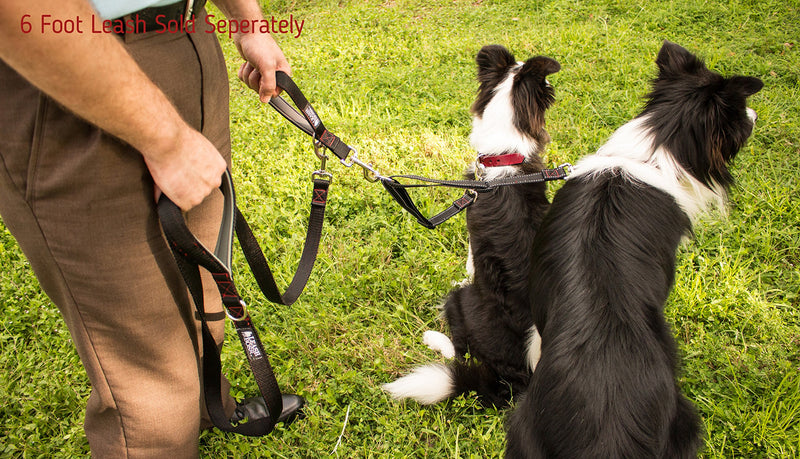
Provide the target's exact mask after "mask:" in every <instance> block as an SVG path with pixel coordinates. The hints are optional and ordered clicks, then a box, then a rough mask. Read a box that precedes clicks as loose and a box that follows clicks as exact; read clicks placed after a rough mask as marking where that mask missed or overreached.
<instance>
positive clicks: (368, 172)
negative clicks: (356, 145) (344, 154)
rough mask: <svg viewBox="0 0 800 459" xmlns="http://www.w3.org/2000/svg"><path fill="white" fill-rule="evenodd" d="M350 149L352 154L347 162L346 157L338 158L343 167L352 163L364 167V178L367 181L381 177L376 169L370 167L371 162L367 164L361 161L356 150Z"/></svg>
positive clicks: (350, 165) (374, 180) (351, 165)
mask: <svg viewBox="0 0 800 459" xmlns="http://www.w3.org/2000/svg"><path fill="white" fill-rule="evenodd" d="M352 150H353V154H351V155H350V162H349V163H348V162H347V158H344V159H340V160H339V161H341V163H342V164H344V165H345V167H353V165H354V164H357V165H358V166H360V167H361V168H362V169H364V179H365V180H367V181H368V182H377V181H378V180H380V179H381V178H383V177H382V176H381V174H379V173H378V171H376V170H375V169H374V168H373V167H372V164H367V163H365V162H362V161H361V160H360V159H358V152H357V151H356V150H355V149H352Z"/></svg>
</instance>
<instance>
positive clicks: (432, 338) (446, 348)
mask: <svg viewBox="0 0 800 459" xmlns="http://www.w3.org/2000/svg"><path fill="white" fill-rule="evenodd" d="M422 343H423V344H425V345H426V346H428V347H429V348H430V349H431V350H433V351H437V352H440V353H441V354H442V355H443V356H444V357H445V358H447V359H452V358H453V357H455V356H456V348H455V347H453V342H452V341H450V338H448V337H447V335H445V334H444V333H439V332H437V331H434V330H428V331H426V332H425V333H423V334H422Z"/></svg>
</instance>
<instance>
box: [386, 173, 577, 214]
mask: <svg viewBox="0 0 800 459" xmlns="http://www.w3.org/2000/svg"><path fill="white" fill-rule="evenodd" d="M571 169H572V166H571V165H569V164H562V165H561V166H558V167H557V168H555V169H543V170H541V171H539V172H536V173H533V174H524V175H512V176H508V177H502V178H499V179H495V180H437V179H431V178H426V177H420V176H418V175H393V176H391V177H381V178H380V180H381V184H383V187H384V188H386V191H388V192H389V194H390V195H392V197H393V198H394V199H395V201H397V203H398V204H400V206H401V207H403V209H405V210H407V211H408V212H409V213H410V214H411V215H413V216H414V217H415V218H416V219H417V221H418V222H419V223H420V224H421V225H422V226H424V227H425V228H428V229H434V228H436V227H437V226H439V225H440V224H442V223H444V222H445V221H446V220H447V219H449V218H451V217H453V216H455V215H457V214H458V213H459V212H461V211H462V210H464V209H466V208H467V207H469V206H471V205H472V204H473V203H474V202H475V201H476V200H477V199H478V193H487V192H490V191H493V190H495V189H497V188H498V187H501V186H509V185H522V184H526V183H540V182H549V181H553V180H562V179H565V178H567V175H569V172H570V171H571ZM398 178H401V179H406V180H416V181H419V182H424V183H419V184H404V183H400V182H398V181H397V179H398ZM432 186H446V187H450V188H462V189H465V190H466V191H465V192H464V194H463V195H462V196H461V197H460V198H458V199H456V200H455V201H453V204H452V205H450V207H448V208H447V209H445V210H443V211H441V212H439V213H438V214H436V215H434V216H432V217H430V218H426V217H425V216H424V215H423V214H422V212H421V211H420V210H419V208H417V206H416V205H415V204H414V200H413V199H411V195H409V194H408V191H406V188H421V187H432Z"/></svg>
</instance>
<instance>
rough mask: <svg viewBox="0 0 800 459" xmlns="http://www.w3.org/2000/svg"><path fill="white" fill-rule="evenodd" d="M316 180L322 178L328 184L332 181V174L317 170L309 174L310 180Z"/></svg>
mask: <svg viewBox="0 0 800 459" xmlns="http://www.w3.org/2000/svg"><path fill="white" fill-rule="evenodd" d="M316 178H324V179H325V180H327V181H328V183H330V182H332V181H333V174H331V173H330V172H328V171H326V170H318V171H314V172H312V173H311V180H314V179H316Z"/></svg>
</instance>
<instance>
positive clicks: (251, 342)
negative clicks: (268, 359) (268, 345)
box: [242, 330, 262, 360]
mask: <svg viewBox="0 0 800 459" xmlns="http://www.w3.org/2000/svg"><path fill="white" fill-rule="evenodd" d="M242 342H243V343H244V347H245V349H247V355H248V356H249V357H250V360H258V359H260V358H261V357H262V355H261V350H260V349H259V348H258V342H257V341H256V337H255V335H253V332H251V331H250V330H244V331H242Z"/></svg>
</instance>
